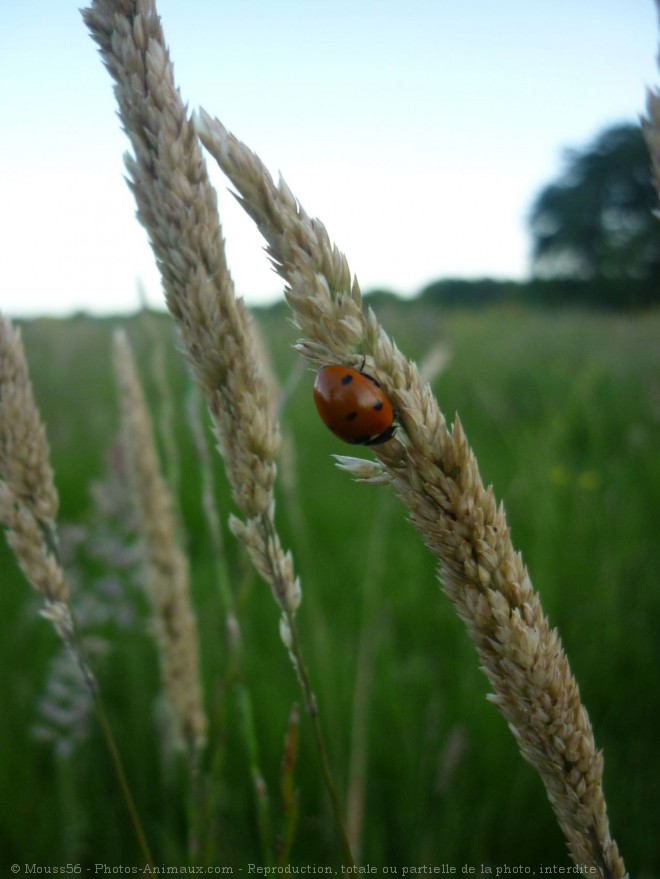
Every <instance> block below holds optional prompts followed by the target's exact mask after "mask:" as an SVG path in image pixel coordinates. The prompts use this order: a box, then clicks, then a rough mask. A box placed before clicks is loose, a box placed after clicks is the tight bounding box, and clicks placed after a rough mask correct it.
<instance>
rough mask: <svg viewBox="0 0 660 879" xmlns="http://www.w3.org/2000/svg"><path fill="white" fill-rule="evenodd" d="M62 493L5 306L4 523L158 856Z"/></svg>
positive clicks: (138, 827)
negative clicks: (90, 642)
mask: <svg viewBox="0 0 660 879" xmlns="http://www.w3.org/2000/svg"><path fill="white" fill-rule="evenodd" d="M58 508H59V497H58V494H57V490H56V488H55V482H54V479H53V470H52V467H51V464H50V451H49V448H48V441H47V439H46V431H45V428H44V426H43V424H42V422H41V418H40V415H39V411H38V409H37V406H36V403H35V400H34V394H33V392H32V384H31V382H30V377H29V373H28V367H27V361H26V359H25V352H24V350H23V342H22V340H21V335H20V332H19V331H18V330H17V329H15V328H14V327H13V325H12V324H11V322H10V321H9V319H7V318H5V317H4V316H3V315H2V314H0V523H2V525H3V526H4V527H5V529H6V532H7V542H8V543H9V546H10V547H11V549H12V551H13V552H14V555H15V556H16V559H17V561H18V563H19V565H20V567H21V569H22V571H23V573H24V574H25V577H26V579H27V580H28V582H29V583H30V584H31V585H32V586H33V588H34V589H35V590H36V591H37V592H38V593H39V594H40V595H42V596H43V598H44V608H43V610H42V611H41V613H42V616H44V617H45V618H46V619H48V620H50V622H51V623H52V625H53V627H54V629H55V631H56V632H57V634H58V636H59V637H60V638H61V639H62V641H63V642H64V644H65V646H66V647H67V649H68V650H69V651H70V653H71V655H72V656H73V658H74V660H75V662H76V664H77V665H78V667H79V668H80V671H81V673H82V677H83V680H84V682H85V687H86V689H87V692H88V693H89V697H90V699H92V701H93V705H94V712H95V715H96V719H97V721H98V723H99V726H100V728H101V733H102V736H103V740H104V742H105V745H106V747H107V749H108V751H109V753H110V758H111V760H112V764H113V767H114V770H115V774H116V777H117V782H118V784H119V788H120V790H121V793H122V797H123V799H124V802H125V804H126V808H127V810H128V813H129V816H130V820H131V823H132V826H133V830H134V832H135V835H136V838H137V841H138V845H139V846H140V849H141V851H142V855H143V857H144V858H145V859H146V862H147V863H148V864H152V863H153V859H152V856H151V852H150V850H149V845H148V843H147V840H146V836H145V834H144V829H143V827H142V822H141V819H140V815H139V812H138V809H137V806H136V805H135V801H134V800H133V796H132V794H131V791H130V787H129V784H128V779H127V777H126V773H125V770H124V765H123V762H122V759H121V756H120V753H119V750H118V748H117V744H116V742H115V738H114V735H113V733H112V730H111V728H110V724H109V721H108V718H107V715H106V712H105V708H104V706H103V702H102V699H101V694H100V691H99V687H98V683H97V681H96V677H95V676H94V673H93V671H92V669H91V666H90V664H89V661H88V659H87V656H86V653H85V649H84V647H83V644H82V639H81V638H80V636H79V633H78V626H77V624H76V620H75V616H74V614H73V612H72V610H71V605H70V601H69V598H70V596H69V587H68V584H67V580H66V577H65V574H64V570H63V569H62V565H61V563H60V558H59V550H58V539H57V512H58Z"/></svg>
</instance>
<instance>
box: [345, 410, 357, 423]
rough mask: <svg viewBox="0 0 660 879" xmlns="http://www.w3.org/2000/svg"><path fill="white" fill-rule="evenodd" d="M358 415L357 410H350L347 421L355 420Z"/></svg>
mask: <svg viewBox="0 0 660 879" xmlns="http://www.w3.org/2000/svg"><path fill="white" fill-rule="evenodd" d="M357 417H358V414H357V412H349V413H348V415H347V416H346V421H355V419H356V418H357Z"/></svg>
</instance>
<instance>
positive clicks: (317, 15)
mask: <svg viewBox="0 0 660 879" xmlns="http://www.w3.org/2000/svg"><path fill="white" fill-rule="evenodd" d="M81 2H82V0H81ZM78 5H79V4H78V2H75V0H25V2H22V3H10V2H9V0H0V203H1V205H2V210H0V257H1V261H0V267H1V277H2V281H1V285H0V310H2V311H4V312H5V313H7V314H9V315H10V316H14V317H21V316H36V315H66V314H69V313H71V312H74V311H80V310H84V311H87V312H90V313H94V314H108V313H120V312H128V311H132V310H135V309H136V308H137V307H138V306H139V304H140V301H141V298H140V297H141V296H144V298H146V301H147V303H148V304H149V305H151V306H153V307H162V305H163V297H162V292H161V288H160V281H159V278H158V274H157V271H156V268H155V263H154V259H153V256H152V253H151V250H150V248H149V245H148V242H147V236H146V233H145V231H144V230H143V229H142V227H141V226H140V225H139V223H138V221H137V220H136V219H135V207H134V204H133V201H132V196H131V194H130V192H129V190H128V187H127V186H126V183H125V181H124V167H123V158H122V157H123V154H124V152H125V151H126V150H127V149H128V142H127V140H126V137H125V135H124V134H123V133H122V131H121V127H120V123H119V121H118V119H117V117H116V113H115V109H116V108H115V102H114V96H113V94H112V88H111V83H110V77H109V75H108V74H107V72H106V71H105V69H104V67H103V65H102V63H101V61H100V59H99V57H98V55H97V52H96V47H95V45H94V44H93V43H92V40H91V39H90V37H89V36H88V35H87V32H86V29H85V27H84V25H83V22H82V19H81V16H80V13H79V11H78V8H77V7H78ZM157 6H158V10H159V13H160V16H161V18H162V22H163V28H164V31H165V36H166V40H167V42H168V44H169V46H170V50H171V55H172V59H173V62H174V72H175V78H176V81H177V84H178V86H179V88H180V89H181V93H182V96H183V98H184V100H185V101H186V102H187V103H188V104H189V106H190V107H191V108H195V107H198V106H203V107H204V108H205V109H206V110H207V111H209V112H210V113H211V114H212V115H216V116H218V117H219V118H220V119H221V120H222V121H223V123H224V124H225V125H226V126H227V127H228V128H229V129H230V130H231V131H232V132H233V133H234V134H236V135H237V136H238V137H239V138H240V139H241V140H243V141H244V142H246V143H247V145H248V146H249V147H250V148H251V149H252V150H254V151H255V152H257V153H258V154H259V156H260V157H261V159H262V160H263V161H264V162H265V163H266V165H267V166H268V168H269V169H270V171H271V173H272V174H273V175H274V176H277V175H278V174H279V173H281V174H282V176H283V177H284V179H285V180H286V182H287V183H288V185H289V186H290V188H291V189H292V191H293V192H294V194H295V195H296V197H297V198H298V199H299V201H300V202H301V203H302V205H303V207H304V208H305V210H306V211H307V213H309V214H310V215H312V216H316V217H319V218H320V219H321V220H322V222H323V223H324V224H325V226H326V228H327V229H328V232H329V234H330V237H331V239H333V240H334V241H335V243H336V244H337V245H338V247H339V248H340V249H341V250H342V251H343V252H344V253H345V254H346V256H347V258H348V261H349V265H350V266H351V269H352V271H353V272H354V273H355V274H356V275H357V277H358V280H359V282H360V286H361V288H362V289H363V290H365V291H366V290H370V289H373V288H381V289H382V288H385V289H391V290H394V291H396V292H398V293H400V294H402V295H413V294H415V293H417V292H419V290H420V289H421V288H422V287H424V285H426V284H428V283H430V282H432V281H434V280H437V279H439V278H443V277H463V278H477V277H486V276H488V277H493V278H515V279H522V278H525V277H526V276H528V274H529V270H530V266H529V256H530V237H529V233H528V229H527V222H526V221H527V216H528V214H529V210H530V206H531V204H532V202H533V200H534V197H535V195H536V194H537V193H538V192H539V190H540V189H541V188H542V187H543V186H544V185H545V184H547V183H548V182H550V181H551V180H553V179H554V178H555V177H556V176H557V175H558V174H559V173H560V172H561V170H562V168H563V166H564V164H563V163H564V155H565V150H566V149H567V148H571V147H577V148H580V147H583V146H585V145H587V144H588V143H589V142H590V141H592V140H593V139H594V138H595V136H596V135H597V134H598V133H599V132H600V131H602V130H603V129H604V128H605V127H607V126H608V125H611V124H615V123H618V122H622V121H628V122H630V121H635V120H636V119H637V118H638V116H639V114H640V113H642V112H643V110H644V104H645V93H646V89H647V87H649V86H653V85H655V84H656V83H658V82H660V76H658V75H657V73H656V49H657V34H658V28H657V15H656V9H655V7H654V4H653V2H652V0H579V2H576V0H534V2H529V0H498V2H492V0H463V2H458V0H406V2H393V0H334V2H331V3H330V2H323V0H319V2H316V0H296V2H294V0H242V2H235V0H234V2H229V0H157ZM209 168H210V171H211V177H212V180H213V183H214V185H215V186H216V188H217V190H218V193H219V200H220V218H221V222H222V225H223V230H224V234H225V238H226V241H227V253H228V259H229V265H230V268H231V271H232V275H233V277H234V282H235V285H236V289H237V292H238V293H239V294H240V295H243V296H244V297H245V300H246V302H247V303H248V304H257V303H264V302H270V301H275V300H276V299H278V298H279V297H281V295H282V287H283V283H282V281H281V280H280V279H279V278H278V276H277V275H275V273H274V272H273V270H272V268H271V266H270V263H269V261H268V259H267V257H266V255H265V253H264V251H263V242H262V240H261V238H260V236H259V235H258V233H257V232H256V230H255V229H254V228H253V225H252V222H251V221H250V220H249V218H248V217H247V216H246V215H245V214H243V212H242V210H241V208H240V207H239V205H238V204H237V203H236V202H235V200H234V199H233V197H232V196H231V195H230V194H229V191H228V190H229V183H228V181H227V179H226V178H224V177H223V175H222V174H221V173H220V171H219V170H218V169H217V168H216V167H215V166H214V165H213V160H211V159H210V158H209Z"/></svg>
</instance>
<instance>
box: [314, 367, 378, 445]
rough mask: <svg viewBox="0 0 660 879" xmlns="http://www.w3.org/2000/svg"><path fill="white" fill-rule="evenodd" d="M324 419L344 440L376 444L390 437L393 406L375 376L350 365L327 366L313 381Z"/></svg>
mask: <svg viewBox="0 0 660 879" xmlns="http://www.w3.org/2000/svg"><path fill="white" fill-rule="evenodd" d="M314 403H315V404H316V408H317V410H318V413H319V415H320V416H321V420H322V421H323V423H324V424H325V425H326V427H328V428H330V430H331V431H332V432H333V433H334V434H335V436H338V437H339V439H341V440H343V441H344V442H345V443H352V444H353V445H362V446H376V445H378V444H379V443H385V442H387V440H389V439H391V437H392V434H393V433H394V430H395V424H394V410H393V409H392V404H391V403H390V401H389V400H388V399H387V397H386V396H385V394H384V393H383V391H382V389H381V386H380V384H379V383H378V382H377V381H376V379H375V378H372V377H371V376H370V375H367V374H366V373H364V372H356V371H355V370H354V369H350V368H349V367H348V366H324V367H323V369H322V370H320V372H319V373H318V375H317V376H316V381H315V382H314Z"/></svg>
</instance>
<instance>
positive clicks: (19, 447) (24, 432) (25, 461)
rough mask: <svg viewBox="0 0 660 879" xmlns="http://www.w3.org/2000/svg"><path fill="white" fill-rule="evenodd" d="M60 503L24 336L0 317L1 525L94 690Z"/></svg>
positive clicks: (30, 580)
mask: <svg viewBox="0 0 660 879" xmlns="http://www.w3.org/2000/svg"><path fill="white" fill-rule="evenodd" d="M58 507H59V498H58V495H57V490H56V488H55V483H54V481H53V471H52V468H51V465H50V452H49V449H48V441H47V439H46V431H45V429H44V426H43V424H42V422H41V418H40V416H39V411H38V409H37V406H36V403H35V400H34V394H33V392H32V384H31V382H30V376H29V374H28V367H27V362H26V359H25V352H24V350H23V342H22V340H21V334H20V332H19V330H17V329H16V328H15V327H14V326H13V325H12V323H11V321H10V320H9V319H8V318H6V317H4V315H2V314H0V523H2V525H3V526H4V527H5V528H6V529H7V542H8V544H9V546H10V547H11V549H12V551H13V553H14V555H15V556H16V559H17V560H18V563H19V565H20V567H21V570H22V571H23V573H24V574H25V577H26V579H27V580H28V582H29V583H30V584H31V585H32V586H33V587H34V589H35V590H36V591H37V592H38V593H40V594H41V595H43V597H44V599H45V602H46V605H45V608H44V609H43V611H42V615H43V616H45V617H46V618H47V619H49V620H50V621H51V623H52V624H53V626H54V628H55V630H56V631H57V633H58V635H59V636H60V637H61V638H62V640H63V641H64V642H65V643H66V644H67V646H68V647H69V648H70V649H71V650H72V652H73V653H74V656H75V658H76V661H77V663H78V665H79V666H80V668H81V670H82V671H83V673H84V676H85V680H86V683H87V685H88V686H89V687H90V688H92V690H93V689H94V686H95V685H94V678H93V675H92V673H91V671H90V669H89V667H88V666H87V663H86V662H85V661H84V658H83V656H82V653H81V651H80V649H79V648H78V645H77V640H76V637H75V628H74V622H73V618H72V616H71V610H70V607H69V588H68V586H67V582H66V579H65V575H64V571H63V570H62V566H61V564H60V560H59V557H58V550H57V531H56V519H57V511H58Z"/></svg>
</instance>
